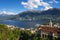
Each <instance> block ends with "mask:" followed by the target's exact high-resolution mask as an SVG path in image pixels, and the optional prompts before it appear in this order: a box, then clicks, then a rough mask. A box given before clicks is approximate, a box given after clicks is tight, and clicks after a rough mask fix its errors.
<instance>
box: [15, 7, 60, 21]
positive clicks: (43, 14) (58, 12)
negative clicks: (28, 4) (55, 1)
mask: <svg viewBox="0 0 60 40" xmlns="http://www.w3.org/2000/svg"><path fill="white" fill-rule="evenodd" d="M19 18H23V19H29V18H30V19H33V18H36V19H37V20H42V19H52V20H55V19H56V20H60V9H59V8H53V9H49V10H44V11H40V10H38V11H37V10H31V11H24V12H21V13H19V14H18V15H16V17H15V19H17V20H19Z"/></svg>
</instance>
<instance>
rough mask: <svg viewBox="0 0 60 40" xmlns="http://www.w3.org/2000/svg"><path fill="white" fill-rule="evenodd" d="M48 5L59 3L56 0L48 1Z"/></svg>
mask: <svg viewBox="0 0 60 40" xmlns="http://www.w3.org/2000/svg"><path fill="white" fill-rule="evenodd" d="M49 3H59V2H58V1H56V0H52V1H49Z"/></svg>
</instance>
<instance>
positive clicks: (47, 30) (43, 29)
mask: <svg viewBox="0 0 60 40" xmlns="http://www.w3.org/2000/svg"><path fill="white" fill-rule="evenodd" d="M38 28H41V29H40V30H42V31H46V32H53V33H56V32H60V28H57V27H46V26H43V27H42V26H39V27H38Z"/></svg>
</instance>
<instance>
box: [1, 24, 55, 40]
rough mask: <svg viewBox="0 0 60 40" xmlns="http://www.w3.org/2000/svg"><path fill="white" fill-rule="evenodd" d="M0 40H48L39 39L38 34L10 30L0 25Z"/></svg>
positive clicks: (44, 39) (17, 29)
mask: <svg viewBox="0 0 60 40" xmlns="http://www.w3.org/2000/svg"><path fill="white" fill-rule="evenodd" d="M0 40H48V38H41V37H40V34H38V33H34V34H32V33H31V31H30V30H20V29H19V28H15V29H11V28H8V27H7V26H6V25H2V24H0ZM53 40H56V39H55V38H53Z"/></svg>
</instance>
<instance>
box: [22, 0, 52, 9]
mask: <svg viewBox="0 0 60 40" xmlns="http://www.w3.org/2000/svg"><path fill="white" fill-rule="evenodd" d="M21 4H22V5H23V6H24V7H25V8H28V9H34V8H38V7H40V6H43V7H44V10H47V9H49V8H52V7H51V6H50V4H48V3H47V2H43V0H28V1H27V2H21Z"/></svg>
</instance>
